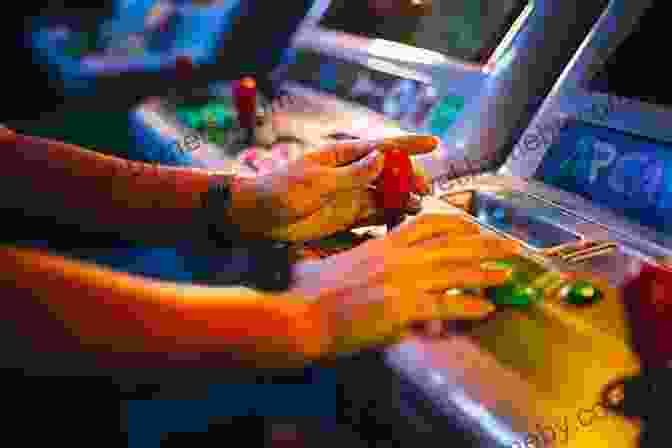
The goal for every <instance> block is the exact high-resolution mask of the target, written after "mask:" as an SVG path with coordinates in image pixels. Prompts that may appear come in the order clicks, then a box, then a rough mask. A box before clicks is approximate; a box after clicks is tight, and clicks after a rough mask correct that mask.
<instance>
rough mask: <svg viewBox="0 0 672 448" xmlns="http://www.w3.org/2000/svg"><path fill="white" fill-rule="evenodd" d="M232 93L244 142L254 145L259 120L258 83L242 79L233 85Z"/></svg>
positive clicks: (250, 79)
mask: <svg viewBox="0 0 672 448" xmlns="http://www.w3.org/2000/svg"><path fill="white" fill-rule="evenodd" d="M232 93H233V103H234V105H235V107H236V113H237V115H238V125H239V126H240V129H241V130H242V131H243V135H244V137H243V138H244V141H245V143H246V144H248V145H252V144H253V142H254V128H255V124H256V120H257V83H256V81H255V80H254V79H253V78H250V77H245V78H242V79H241V80H239V81H237V82H235V83H234V84H233V89H232Z"/></svg>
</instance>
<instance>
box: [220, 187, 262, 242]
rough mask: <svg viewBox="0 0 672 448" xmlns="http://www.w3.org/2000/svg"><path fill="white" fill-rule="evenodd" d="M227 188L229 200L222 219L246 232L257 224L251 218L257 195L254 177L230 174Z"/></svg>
mask: <svg viewBox="0 0 672 448" xmlns="http://www.w3.org/2000/svg"><path fill="white" fill-rule="evenodd" d="M229 188H230V192H231V193H230V194H231V200H230V204H229V207H228V209H227V211H226V216H225V217H224V219H226V221H227V222H228V223H230V224H232V225H234V226H236V228H238V229H239V230H240V232H241V233H248V232H250V231H251V230H252V229H253V228H255V225H258V223H255V222H254V219H252V218H251V216H252V211H254V210H255V207H256V196H257V194H256V189H255V184H254V179H251V178H247V177H240V176H235V175H234V176H231V179H230V184H229Z"/></svg>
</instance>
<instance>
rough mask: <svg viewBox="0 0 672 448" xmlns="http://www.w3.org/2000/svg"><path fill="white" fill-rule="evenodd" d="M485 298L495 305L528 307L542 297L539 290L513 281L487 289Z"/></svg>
mask: <svg viewBox="0 0 672 448" xmlns="http://www.w3.org/2000/svg"><path fill="white" fill-rule="evenodd" d="M486 297H488V299H490V301H491V302H493V303H494V304H495V305H514V306H529V305H530V304H531V303H533V302H538V301H539V300H541V298H542V297H543V293H542V291H541V290H540V289H538V288H535V287H533V286H531V285H529V284H526V283H518V282H515V281H511V282H508V283H506V284H504V285H502V286H498V287H494V288H487V289H486Z"/></svg>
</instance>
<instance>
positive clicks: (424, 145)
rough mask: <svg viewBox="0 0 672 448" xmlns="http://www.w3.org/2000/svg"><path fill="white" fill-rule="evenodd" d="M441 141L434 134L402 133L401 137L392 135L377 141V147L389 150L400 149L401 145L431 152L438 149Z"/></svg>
mask: <svg viewBox="0 0 672 448" xmlns="http://www.w3.org/2000/svg"><path fill="white" fill-rule="evenodd" d="M440 142H441V141H440V140H439V139H438V138H437V137H434V136H433V135H402V136H399V137H390V138H386V139H383V140H379V141H377V142H375V143H374V144H375V147H376V149H378V150H380V151H388V150H391V149H398V148H399V147H402V148H405V147H408V148H413V149H414V151H412V153H416V152H429V151H433V150H434V149H436V147H437V146H439V143H440Z"/></svg>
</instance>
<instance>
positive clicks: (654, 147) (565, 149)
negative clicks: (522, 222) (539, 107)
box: [536, 122, 672, 233]
mask: <svg viewBox="0 0 672 448" xmlns="http://www.w3.org/2000/svg"><path fill="white" fill-rule="evenodd" d="M536 177H537V178H538V179H539V180H541V181H543V182H545V183H547V184H550V185H553V186H555V187H558V188H561V189H563V190H566V191H569V192H572V193H576V194H578V195H580V196H583V197H584V198H587V199H589V200H591V201H594V202H595V203H597V204H600V205H603V206H605V207H607V208H610V209H612V210H614V211H616V212H619V213H622V214H623V215H625V216H626V217H629V218H631V219H633V220H636V221H637V222H639V223H641V224H643V225H646V226H649V227H652V228H654V229H656V230H658V231H660V232H664V233H670V232H671V231H672V145H671V144H667V143H661V142H657V141H653V140H649V139H645V138H641V137H635V136H632V135H629V134H625V133H622V132H618V131H614V130H611V129H607V128H603V127H598V126H593V125H589V124H586V123H582V122H573V123H571V124H570V125H568V126H567V127H566V128H565V129H564V130H563V132H562V134H561V136H560V138H559V139H558V140H557V141H556V143H555V144H554V145H553V146H552V147H551V148H550V149H549V151H548V153H547V154H546V157H545V158H544V160H543V161H542V164H541V166H540V167H539V170H538V172H537V175H536Z"/></svg>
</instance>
